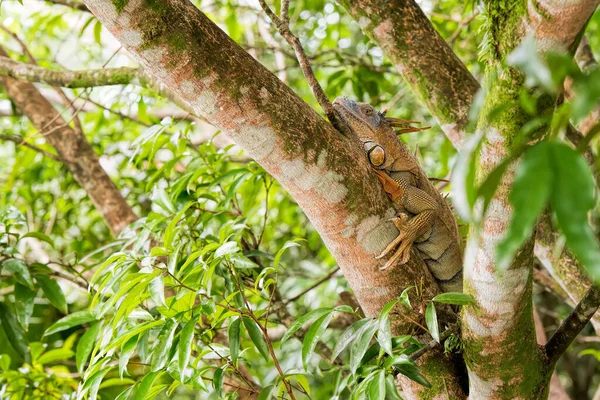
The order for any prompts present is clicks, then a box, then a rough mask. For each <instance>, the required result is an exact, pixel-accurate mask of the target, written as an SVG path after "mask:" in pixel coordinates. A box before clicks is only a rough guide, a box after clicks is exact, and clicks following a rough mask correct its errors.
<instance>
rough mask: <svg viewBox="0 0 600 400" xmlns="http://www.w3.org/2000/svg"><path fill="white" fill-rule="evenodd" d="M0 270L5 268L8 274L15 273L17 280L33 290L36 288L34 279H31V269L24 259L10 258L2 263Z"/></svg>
mask: <svg viewBox="0 0 600 400" xmlns="http://www.w3.org/2000/svg"><path fill="white" fill-rule="evenodd" d="M0 270H4V272H6V273H8V274H13V275H14V276H15V279H16V280H17V282H19V283H20V284H22V285H24V286H27V287H28V288H29V289H31V290H33V289H34V287H33V279H31V275H30V274H29V269H28V268H27V265H26V264H25V263H24V262H23V261H21V260H19V259H17V258H9V259H8V260H6V261H4V262H3V263H2V268H0Z"/></svg>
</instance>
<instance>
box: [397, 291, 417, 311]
mask: <svg viewBox="0 0 600 400" xmlns="http://www.w3.org/2000/svg"><path fill="white" fill-rule="evenodd" d="M411 289H414V286H409V287H407V288H406V289H404V290H403V291H402V294H401V295H400V299H399V300H400V303H402V304H404V305H405V306H406V307H408V308H411V307H412V306H411V304H410V297H408V292H409V291H410V290H411Z"/></svg>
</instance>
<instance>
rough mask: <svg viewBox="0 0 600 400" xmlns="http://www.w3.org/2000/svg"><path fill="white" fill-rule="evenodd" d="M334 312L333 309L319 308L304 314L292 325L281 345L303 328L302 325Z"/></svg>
mask: <svg viewBox="0 0 600 400" xmlns="http://www.w3.org/2000/svg"><path fill="white" fill-rule="evenodd" d="M332 310H333V307H326V308H318V309H316V310H313V311H310V312H308V313H306V314H304V315H303V316H301V317H300V318H298V319H297V320H296V321H294V323H292V324H291V325H290V327H289V328H288V330H287V332H286V333H285V335H283V337H282V338H281V343H283V342H285V341H286V340H288V339H289V338H290V337H291V336H292V335H293V334H294V333H295V332H296V331H297V330H298V329H300V328H301V327H302V325H304V324H308V323H309V322H312V321H314V320H316V319H318V318H321V317H322V316H323V315H325V314H327V313H330V312H331V311H332Z"/></svg>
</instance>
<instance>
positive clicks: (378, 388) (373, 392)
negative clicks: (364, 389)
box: [369, 369, 386, 400]
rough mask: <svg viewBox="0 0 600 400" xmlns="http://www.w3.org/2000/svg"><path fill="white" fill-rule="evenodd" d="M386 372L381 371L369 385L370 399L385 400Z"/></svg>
mask: <svg viewBox="0 0 600 400" xmlns="http://www.w3.org/2000/svg"><path fill="white" fill-rule="evenodd" d="M385 392H386V390H385V370H384V369H382V370H380V371H379V372H378V373H377V374H376V375H375V377H374V378H373V380H372V381H371V383H370V384H369V399H370V400H380V399H385Z"/></svg>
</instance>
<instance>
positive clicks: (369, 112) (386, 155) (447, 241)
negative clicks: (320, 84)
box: [333, 97, 463, 292]
mask: <svg viewBox="0 0 600 400" xmlns="http://www.w3.org/2000/svg"><path fill="white" fill-rule="evenodd" d="M333 107H334V108H335V109H336V110H337V111H338V113H339V115H340V117H341V118H342V120H343V121H344V122H345V123H346V124H347V125H348V126H349V127H350V129H351V130H352V131H354V133H355V134H356V135H357V136H358V138H359V139H360V140H361V142H362V143H363V146H364V149H365V152H366V153H367V157H368V159H369V162H370V163H371V166H372V167H373V169H374V170H375V173H376V174H377V177H378V178H379V180H380V182H381V183H382V184H383V187H384V190H385V191H386V193H387V194H388V196H389V197H390V198H391V199H392V201H393V202H394V204H395V206H396V208H397V211H398V214H397V216H396V217H394V218H393V219H392V220H393V222H394V224H395V225H396V227H397V228H398V230H399V231H400V234H399V235H398V237H397V238H396V239H395V240H393V241H392V242H391V243H390V244H389V245H388V246H387V247H386V249H385V250H384V251H383V253H381V254H380V255H379V256H378V257H377V258H383V257H386V256H388V255H389V254H391V257H390V258H389V259H388V260H387V262H386V263H385V265H384V266H383V267H381V269H386V268H388V267H390V266H392V265H394V264H396V263H399V264H404V263H406V262H407V261H408V260H409V258H410V256H411V249H412V248H413V247H415V248H416V250H417V252H418V254H419V255H420V257H421V258H422V259H423V261H424V262H425V263H426V264H427V267H428V268H429V270H430V271H431V273H432V275H433V276H434V277H435V278H436V280H437V281H438V284H439V286H440V289H441V290H442V291H444V292H462V252H463V246H462V239H461V237H460V235H459V233H458V228H457V226H456V220H455V219H454V216H453V214H452V211H451V210H450V207H449V206H448V204H447V203H446V200H445V199H444V198H443V197H442V195H441V194H440V193H439V192H438V190H437V189H436V188H435V187H434V186H433V185H432V184H431V182H430V181H429V178H428V177H427V175H425V173H424V172H423V170H422V169H421V167H420V166H419V165H418V164H417V161H416V160H415V158H414V157H413V156H412V155H411V154H410V152H409V151H408V149H407V148H406V146H405V145H404V144H403V143H402V142H401V141H400V140H399V139H398V137H397V135H398V134H402V133H407V132H415V131H419V130H422V129H426V128H415V127H412V126H410V125H409V124H410V123H413V122H414V121H408V120H403V119H398V118H387V117H386V116H385V112H378V111H377V110H375V108H373V107H372V106H370V105H369V104H366V103H358V102H355V101H352V100H349V99H348V98H346V97H338V98H337V99H335V101H334V102H333ZM394 128H400V129H398V130H395V129H394ZM413 245H414V246H413ZM394 249H395V251H394Z"/></svg>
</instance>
